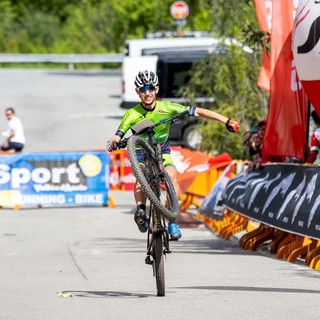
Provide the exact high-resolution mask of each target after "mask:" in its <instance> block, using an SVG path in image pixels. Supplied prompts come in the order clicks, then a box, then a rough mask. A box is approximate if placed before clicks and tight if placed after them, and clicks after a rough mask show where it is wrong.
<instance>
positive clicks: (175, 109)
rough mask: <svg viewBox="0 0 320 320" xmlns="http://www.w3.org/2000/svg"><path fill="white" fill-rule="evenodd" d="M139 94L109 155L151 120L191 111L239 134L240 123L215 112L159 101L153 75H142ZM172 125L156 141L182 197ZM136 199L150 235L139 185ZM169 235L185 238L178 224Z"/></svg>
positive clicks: (139, 222)
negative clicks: (172, 149) (129, 133)
mask: <svg viewBox="0 0 320 320" xmlns="http://www.w3.org/2000/svg"><path fill="white" fill-rule="evenodd" d="M134 83H135V86H136V93H137V94H138V96H139V98H140V100H141V103H139V104H137V105H136V106H134V107H132V108H131V109H129V110H128V111H126V113H125V114H124V116H123V118H122V120H121V123H120V125H119V128H118V130H117V132H116V133H115V135H114V137H113V138H112V139H111V140H110V141H108V143H107V149H108V151H109V152H112V151H113V150H116V149H117V142H119V141H120V140H121V139H122V138H123V137H124V136H125V134H126V132H127V131H128V130H129V129H130V128H131V127H132V126H134V125H135V124H137V123H138V122H140V121H142V120H144V119H149V120H150V121H151V122H153V123H157V122H158V121H160V120H162V119H166V118H169V117H171V116H173V115H175V114H177V113H180V112H183V111H185V110H188V111H189V115H190V116H200V117H202V118H205V119H212V120H218V121H220V122H223V123H224V124H225V125H226V127H227V129H228V130H229V131H231V132H236V131H238V130H239V123H238V122H236V121H233V120H230V119H229V118H227V117H225V116H223V115H221V114H219V113H216V112H214V111H211V110H208V109H203V108H198V107H187V106H183V105H181V104H177V103H172V102H169V101H160V100H157V99H156V97H157V93H158V91H159V81H158V76H157V75H156V74H155V73H153V72H152V71H149V70H145V71H140V72H139V73H138V74H137V76H136V78H135V82H134ZM169 131H170V124H166V125H162V126H159V127H157V128H156V129H155V138H156V140H157V141H158V142H159V143H160V144H161V149H162V155H163V164H164V167H165V169H166V171H167V173H168V175H169V177H170V179H171V181H172V183H173V185H174V187H175V190H176V193H177V195H178V194H179V185H178V182H177V171H176V168H175V166H174V164H173V161H172V159H171V156H170V148H169V141H168V136H169ZM137 156H138V159H139V162H141V163H142V164H143V155H142V154H139V151H137ZM134 198H135V202H136V205H137V209H136V211H135V214H134V221H135V222H136V224H137V225H138V228H139V230H140V231H141V232H146V231H147V227H148V221H146V200H147V199H146V196H145V194H144V192H143V190H142V188H141V186H140V185H139V183H138V182H136V184H135V186H134ZM168 232H169V234H170V237H171V239H174V240H178V239H179V238H180V237H181V231H180V228H179V226H178V225H177V223H176V222H175V221H169V225H168Z"/></svg>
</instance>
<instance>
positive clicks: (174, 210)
mask: <svg viewBox="0 0 320 320" xmlns="http://www.w3.org/2000/svg"><path fill="white" fill-rule="evenodd" d="M137 148H138V149H141V150H142V151H143V154H144V162H145V163H144V164H145V171H146V174H145V172H144V170H143V169H142V168H141V166H140V164H139V160H138V157H137V152H136V151H137ZM127 149H128V153H129V160H130V163H131V168H132V172H133V174H134V176H135V177H136V179H137V180H138V181H139V183H140V185H141V187H142V189H143V191H144V193H145V194H146V196H147V198H148V199H149V200H150V202H151V203H152V204H153V206H154V209H155V210H156V212H158V213H160V214H162V215H164V216H165V217H166V218H167V219H169V220H175V219H176V218H177V216H178V213H179V203H178V199H177V196H176V193H175V190H174V187H173V185H172V182H171V180H170V178H169V176H168V174H167V173H166V171H163V172H160V171H159V164H158V162H157V159H155V154H154V150H153V149H152V148H151V146H150V145H149V144H148V142H147V141H145V140H144V139H143V138H141V137H140V136H135V135H134V136H131V137H130V138H129V140H128V144H127ZM164 194H165V201H164V200H163V198H164Z"/></svg>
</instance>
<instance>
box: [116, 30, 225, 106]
mask: <svg viewBox="0 0 320 320" xmlns="http://www.w3.org/2000/svg"><path fill="white" fill-rule="evenodd" d="M200 35H201V34H200V33H194V37H180V38H149V39H136V40H127V41H126V50H125V57H124V59H123V62H122V79H121V80H122V102H121V104H120V107H121V108H130V107H132V106H133V105H135V104H137V103H138V102H139V97H138V96H137V94H136V92H135V87H134V78H135V76H136V75H137V73H138V72H139V71H143V70H151V71H153V72H155V73H156V74H157V75H158V76H159V80H160V92H159V97H160V98H161V99H166V98H168V99H170V101H180V102H183V100H182V99H181V98H180V99H179V94H178V91H179V89H180V88H181V87H182V86H183V85H185V84H186V82H187V81H188V77H189V75H188V72H189V70H190V68H191V66H192V63H193V62H194V61H197V60H200V59H202V58H203V57H204V56H205V55H207V54H209V53H212V52H213V51H214V50H215V49H216V48H217V45H218V44H219V41H218V40H217V39H214V38H212V37H208V36H206V37H200Z"/></svg>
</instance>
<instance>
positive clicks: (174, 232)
mask: <svg viewBox="0 0 320 320" xmlns="http://www.w3.org/2000/svg"><path fill="white" fill-rule="evenodd" d="M162 158H163V165H164V168H165V170H166V171H167V173H168V175H169V178H170V180H171V181H172V184H173V186H174V188H175V191H176V195H177V196H178V195H179V192H180V188H179V184H178V179H177V169H176V167H175V166H174V164H173V161H172V158H171V156H170V154H169V153H163V154H162ZM168 231H169V234H170V236H171V239H173V240H178V239H179V238H181V236H182V234H181V231H180V228H179V225H178V224H177V223H176V221H175V220H173V221H169V230H168Z"/></svg>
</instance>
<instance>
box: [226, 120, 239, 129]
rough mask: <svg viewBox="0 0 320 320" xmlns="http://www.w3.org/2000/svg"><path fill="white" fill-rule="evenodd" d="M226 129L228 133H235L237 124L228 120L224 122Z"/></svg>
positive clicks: (237, 127)
mask: <svg viewBox="0 0 320 320" xmlns="http://www.w3.org/2000/svg"><path fill="white" fill-rule="evenodd" d="M226 127H227V129H228V131H230V132H237V131H238V130H239V128H240V125H239V122H237V121H234V120H231V119H230V118H229V119H228V120H227V122H226Z"/></svg>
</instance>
